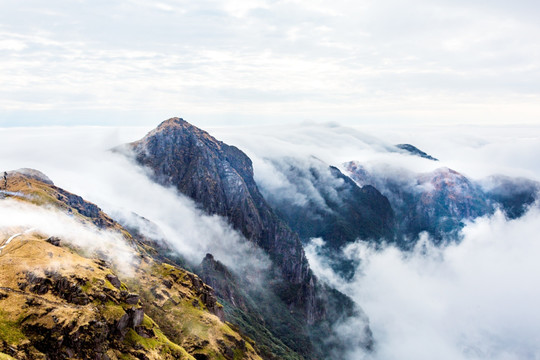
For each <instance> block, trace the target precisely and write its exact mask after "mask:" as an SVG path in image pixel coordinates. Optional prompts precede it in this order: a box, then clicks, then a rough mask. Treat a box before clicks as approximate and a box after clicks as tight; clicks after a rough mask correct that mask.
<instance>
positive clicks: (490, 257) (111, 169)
mask: <svg viewBox="0 0 540 360" xmlns="http://www.w3.org/2000/svg"><path fill="white" fill-rule="evenodd" d="M148 130H149V129H147V128H118V129H115V128H98V127H94V128H27V129H25V128H16V129H1V130H0V154H2V155H0V163H1V164H2V166H3V167H4V168H5V170H10V169H16V168H21V167H30V168H37V169H39V170H41V171H43V172H44V173H45V174H47V175H48V176H49V177H50V178H51V179H52V180H53V181H55V183H56V184H57V185H58V186H60V187H63V188H65V189H67V190H69V191H72V192H74V193H77V194H79V195H82V196H83V197H85V198H86V199H88V200H90V201H93V202H95V203H97V204H98V205H99V206H101V207H102V208H103V209H104V210H105V211H106V212H108V213H111V214H113V215H114V214H120V213H121V214H129V213H130V212H131V211H134V212H136V213H138V214H139V215H142V216H144V217H146V218H147V219H149V220H151V221H154V222H155V223H156V224H158V225H159V226H160V228H161V230H162V231H163V233H164V234H165V236H166V237H167V239H168V240H170V241H171V242H172V243H173V244H174V245H175V246H176V247H177V249H178V250H179V251H180V252H181V253H183V254H185V255H186V256H187V257H188V258H189V259H190V260H191V261H193V262H194V263H197V262H198V261H200V260H201V259H202V257H204V255H205V253H206V252H212V253H214V255H215V256H216V258H217V259H218V260H222V261H224V262H225V263H226V264H227V265H229V266H234V265H235V264H238V263H239V260H245V259H249V260H250V261H252V259H253V258H257V259H260V261H261V264H259V263H258V262H257V261H256V262H254V263H252V265H253V266H254V267H255V268H256V269H255V272H258V271H261V267H262V268H264V266H265V265H266V264H267V263H266V261H267V260H266V259H265V257H264V256H262V255H261V254H260V253H259V252H255V255H253V251H254V250H253V249H252V248H250V247H249V246H247V245H245V243H244V242H243V239H242V238H241V236H240V235H239V234H238V233H236V232H234V231H232V230H231V229H230V227H229V226H228V225H226V224H225V222H224V221H223V220H222V219H219V218H217V217H212V216H207V215H204V214H202V213H201V211H200V210H198V209H196V207H195V205H194V203H193V202H192V201H191V200H189V199H186V198H185V197H183V196H179V195H178V194H177V193H176V192H175V191H173V190H171V189H166V188H163V187H161V186H158V185H156V184H154V183H152V182H151V181H150V180H149V179H148V177H147V176H146V174H145V173H144V171H142V170H141V169H138V168H136V167H133V166H132V164H130V163H129V162H128V160H127V159H125V158H124V157H122V156H119V155H117V154H112V153H110V152H108V151H107V149H109V148H111V147H113V146H116V145H118V144H122V143H125V142H128V141H133V140H136V139H138V138H140V137H142V136H143V135H144V134H145V133H146V131H148ZM360 130H362V131H360ZM360 130H355V129H351V128H347V127H342V126H340V125H338V124H335V123H334V124H322V125H321V124H314V123H306V124H302V125H296V126H286V127H283V126H274V127H259V128H256V127H252V128H215V129H212V130H211V131H210V133H211V134H212V135H215V136H216V137H217V138H219V139H221V140H224V141H225V142H227V143H229V144H232V145H237V146H238V147H240V148H241V149H242V150H246V152H247V153H248V155H250V156H251V157H252V158H253V160H254V165H255V175H256V177H257V180H261V179H262V180H264V179H265V178H268V177H270V176H272V168H271V167H268V166H267V167H266V168H264V166H265V165H268V163H267V162H265V160H264V159H265V158H272V157H274V158H278V159H279V158H280V157H282V156H291V155H292V156H294V157H297V158H300V159H302V158H306V157H308V156H311V155H314V156H316V157H318V158H320V159H321V160H323V161H325V162H327V163H329V164H333V165H339V164H340V163H341V162H343V161H348V160H353V159H356V160H361V161H363V162H365V163H368V164H372V165H376V164H378V163H380V162H387V163H390V164H391V165H393V166H402V167H405V168H407V169H411V170H414V171H421V170H423V169H430V168H432V167H438V166H445V165H447V166H449V165H452V166H451V167H453V168H455V169H456V170H458V171H462V172H464V173H465V174H471V175H474V176H475V177H483V176H487V175H491V174H493V173H497V172H502V173H503V174H506V175H510V176H513V175H528V176H530V177H532V178H534V179H537V180H540V168H539V167H538V162H537V159H536V157H535V154H537V153H538V151H540V150H539V149H538V139H539V138H540V128H538V127H534V126H530V127H511V128H508V127H500V128H488V127H444V128H440V127H439V128H437V127H427V128H418V127H404V128H396V129H395V130H389V129H387V128H380V127H379V128H378V127H364V128H362V129H360ZM364 131H365V132H367V133H374V134H375V135H377V136H379V137H373V136H369V135H366V134H365V133H364ZM381 139H382V140H381ZM403 142H409V143H412V144H414V145H417V146H418V147H419V148H420V149H422V150H425V151H426V152H428V153H430V154H431V155H433V156H435V157H438V158H440V159H441V160H442V161H441V163H434V162H431V161H428V160H424V159H420V158H416V157H412V156H407V155H402V154H397V153H395V154H388V153H386V152H385V149H387V148H388V146H389V144H395V143H403ZM0 171H2V169H0ZM266 180H268V179H266ZM281 181H282V183H279V182H278V181H276V183H275V184H274V185H276V186H278V187H279V186H286V185H287V184H286V182H285V180H284V179H281ZM539 224H540V214H539V213H538V210H531V211H530V212H529V213H528V214H527V215H526V216H525V217H523V218H521V219H518V220H514V221H507V220H506V219H504V217H503V216H502V215H501V214H496V215H495V216H493V217H491V218H482V219H479V220H477V222H476V223H473V224H469V225H468V226H466V227H465V229H464V240H463V242H462V243H461V244H459V245H451V246H448V247H446V248H443V249H440V250H438V249H435V248H432V247H431V246H430V245H429V244H423V245H425V246H424V247H423V248H419V249H418V250H417V251H416V252H413V253H411V254H408V255H407V254H403V253H401V252H400V251H398V250H397V249H394V248H392V247H388V248H385V249H383V250H381V251H375V250H374V249H372V248H370V247H369V246H367V245H365V244H362V243H359V244H356V245H355V246H352V247H350V248H348V249H347V250H348V251H347V254H348V256H358V257H360V258H361V259H362V263H361V268H360V271H359V272H358V273H357V276H356V278H355V279H354V281H353V282H352V283H343V282H342V281H341V280H340V279H339V278H338V277H337V276H335V274H333V273H332V272H331V271H330V269H328V268H327V267H326V266H325V263H324V262H323V260H324V259H320V258H316V257H314V255H313V251H312V250H313V248H312V247H311V248H310V247H308V249H307V250H308V254H310V263H311V265H312V268H313V269H314V270H315V272H316V273H318V274H319V275H320V276H321V278H323V279H326V280H327V281H329V282H331V283H333V284H335V285H336V286H337V287H338V288H340V289H341V290H343V291H344V292H345V293H347V294H349V295H350V296H351V297H353V298H354V299H355V300H356V301H358V303H359V304H360V305H361V306H362V307H363V308H364V310H365V311H366V313H367V315H368V316H369V318H370V322H371V327H372V329H373V331H374V335H375V339H376V340H377V344H376V348H377V352H376V353H375V355H374V356H375V357H376V359H385V360H392V359H400V360H401V359H405V360H407V359H414V360H422V359H433V358H436V359H442V360H444V359H452V360H455V359H459V360H461V359H463V360H465V359H466V360H469V359H497V360H498V359H512V360H513V359H538V357H539V356H540V349H539V347H538V343H539V342H538V333H539V332H538V325H537V324H539V323H540V318H539V316H538V311H536V305H537V304H538V302H539V300H540V292H539V290H538V287H536V286H534V284H535V283H536V279H535V276H536V274H537V273H538V271H539V270H540V269H539V268H538V265H537V261H536V259H537V258H538V257H539V256H540V242H539V241H538V240H539V239H538V235H537V234H538V233H539V231H540V228H539V226H540V225H539ZM231 249H232V250H233V251H231ZM234 250H237V251H234ZM246 252H247V253H248V254H249V255H246ZM258 261H259V260H258ZM240 264H241V265H242V266H240V267H241V268H242V267H243V266H244V265H249V262H245V261H242V262H240ZM244 270H245V269H244ZM343 330H344V331H347V330H351V329H350V328H348V327H346V326H344V327H343ZM364 356H366V355H365V354H363V353H356V354H352V355H351V356H350V359H352V360H357V359H361V358H362V357H364Z"/></svg>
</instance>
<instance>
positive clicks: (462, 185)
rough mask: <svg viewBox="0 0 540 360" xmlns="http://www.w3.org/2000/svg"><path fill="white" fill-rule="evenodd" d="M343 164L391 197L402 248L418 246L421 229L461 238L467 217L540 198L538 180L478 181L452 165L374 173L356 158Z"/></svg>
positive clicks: (513, 210)
mask: <svg viewBox="0 0 540 360" xmlns="http://www.w3.org/2000/svg"><path fill="white" fill-rule="evenodd" d="M345 167H346V169H347V171H348V172H349V174H350V176H351V178H352V179H354V180H355V181H356V182H357V183H358V184H360V185H367V184H371V185H374V186H375V187H377V188H378V189H379V190H381V192H382V193H383V194H384V195H386V196H387V197H388V199H389V200H390V203H391V204H392V208H393V209H394V211H395V212H396V218H397V219H398V237H397V241H398V244H399V245H400V246H401V247H403V248H410V247H412V246H414V244H415V243H416V240H417V239H418V235H419V234H420V233H421V232H423V231H426V232H428V233H429V234H430V235H431V237H432V239H433V240H435V241H436V242H443V241H448V240H459V230H461V228H462V227H463V225H464V222H465V221H467V220H473V219H475V218H477V217H480V216H484V215H487V214H491V213H493V212H494V211H495V210H496V209H499V208H500V209H501V210H502V211H503V212H504V213H505V214H506V215H507V216H508V217H509V218H516V217H519V216H521V215H523V213H524V211H525V210H526V208H527V207H528V206H530V205H532V204H533V203H534V202H535V201H536V199H537V198H538V191H539V189H540V185H539V184H538V183H536V182H534V181H531V180H526V179H515V178H508V177H503V176H493V177H491V178H489V179H485V180H484V181H481V182H477V181H473V180H471V179H469V178H467V177H466V176H465V175H463V174H461V173H459V172H457V171H454V170H452V169H449V168H439V169H436V170H434V171H432V172H429V173H421V174H416V173H412V172H410V171H406V170H404V169H385V170H384V171H383V172H382V173H377V172H375V173H373V172H370V171H368V170H367V169H366V168H364V167H363V166H362V164H360V163H358V162H354V161H353V162H349V163H347V164H345Z"/></svg>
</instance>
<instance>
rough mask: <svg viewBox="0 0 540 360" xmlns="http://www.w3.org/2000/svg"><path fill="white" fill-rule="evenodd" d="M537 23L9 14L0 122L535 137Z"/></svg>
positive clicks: (524, 18) (62, 9)
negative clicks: (498, 126) (163, 120)
mask: <svg viewBox="0 0 540 360" xmlns="http://www.w3.org/2000/svg"><path fill="white" fill-rule="evenodd" d="M537 10H538V7H537V5H536V4H535V3H533V2H530V1H526V2H520V3H519V4H513V5H512V6H509V5H507V4H503V2H495V3H494V2H489V3H488V2H474V3H471V2H465V1H455V2H449V1H446V0H438V1H426V0H414V1H413V2H407V3H404V2H400V1H394V0H385V1H371V0H369V1H361V2H355V3H351V2H350V1H346V0H338V1H315V2H313V1H310V2H306V1H263V0H261V1H244V0H227V1H223V2H216V1H210V0H205V1H197V2H188V1H165V0H164V1H160V2H158V3H151V4H150V3H148V2H144V1H139V0H132V1H130V2H124V3H118V2H107V3H100V4H96V3H95V2H90V1H80V2H77V3H72V2H66V1H61V0H53V1H49V2H48V3H47V6H46V7H43V4H42V3H41V2H39V1H35V0H34V1H27V2H25V3H24V4H22V3H20V2H17V3H9V4H5V6H3V11H2V14H0V20H1V23H2V28H1V29H0V30H1V31H2V32H1V35H0V52H1V55H2V56H1V57H0V66H1V67H2V68H3V69H4V71H3V72H2V75H1V81H2V83H3V84H4V87H3V88H2V90H3V91H0V94H1V96H0V98H2V99H3V100H2V102H0V106H1V107H2V108H4V109H7V110H9V112H2V113H0V123H2V124H9V125H13V124H14V123H16V121H24V122H25V124H28V123H30V124H32V123H33V122H34V121H33V119H32V118H33V117H34V116H36V114H40V115H41V116H43V117H45V116H46V117H47V118H48V119H49V120H51V121H52V120H55V121H58V122H61V123H63V124H69V123H95V122H93V121H96V120H93V121H92V120H89V119H80V118H77V116H78V115H79V112H80V111H93V112H94V114H98V113H100V111H102V112H103V113H105V114H108V115H109V117H108V121H109V122H115V123H119V120H116V119H115V116H114V114H116V113H118V112H120V113H122V114H124V116H125V117H131V119H132V121H134V120H136V121H138V122H139V123H149V122H151V121H152V118H151V116H150V115H149V114H150V113H152V112H154V113H155V112H162V113H164V114H169V115H171V114H176V113H178V111H179V110H181V111H182V114H181V115H184V116H191V117H196V118H199V119H201V118H204V119H205V120H206V121H207V122H208V121H211V122H213V123H214V124H215V123H217V122H228V123H229V122H231V121H235V122H243V123H248V122H253V121H257V122H262V121H265V122H267V123H268V122H270V121H272V122H275V121H280V122H283V123H285V122H289V121H291V120H303V119H306V118H313V119H319V120H336V119H337V120H341V121H349V122H351V123H358V122H360V121H364V122H365V121H370V122H372V123H373V122H378V121H384V122H386V123H400V122H402V121H408V122H412V121H414V122H419V121H428V120H429V121H433V122H438V123H441V122H442V123H455V122H456V121H464V122H475V123H486V122H488V123H489V122H498V123H507V124H508V123H512V122H513V121H515V119H516V118H517V119H518V120H519V121H521V122H527V123H535V122H537V118H538V115H539V114H540V107H539V105H538V104H539V103H540V102H539V101H538V98H539V96H540V93H539V88H538V85H537V84H538V80H539V78H540V67H539V66H538V63H539V60H540V46H539V45H538V42H537V38H538V35H539V33H540V27H539V25H538V22H537V21H533V20H534V19H533V18H532V17H531V14H534V13H535V11H537ZM22 19H24V21H22ZM23 24H31V26H24V25H23ZM45 110H47V111H45ZM164 116H166V115H164ZM210 119H211V120H210Z"/></svg>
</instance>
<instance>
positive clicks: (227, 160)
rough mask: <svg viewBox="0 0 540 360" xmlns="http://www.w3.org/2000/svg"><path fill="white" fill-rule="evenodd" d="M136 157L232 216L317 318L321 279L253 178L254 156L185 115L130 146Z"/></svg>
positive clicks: (160, 177)
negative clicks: (317, 287)
mask: <svg viewBox="0 0 540 360" xmlns="http://www.w3.org/2000/svg"><path fill="white" fill-rule="evenodd" d="M129 147H130V148H131V149H132V150H133V151H134V153H135V158H136V160H137V161H138V162H139V163H140V164H142V165H144V166H147V167H149V168H150V169H152V170H153V173H154V176H155V179H156V180H157V181H158V182H159V183H161V184H164V185H173V186H175V187H176V188H177V189H178V190H180V191H181V192H182V193H184V194H186V195H187V196H189V197H191V198H192V199H194V200H195V201H196V202H197V203H199V204H201V206H202V207H203V208H204V209H205V210H206V211H207V212H208V213H210V214H218V215H221V216H224V217H226V218H227V219H229V221H230V222H231V224H232V225H233V226H234V228H236V229H238V230H239V231H241V232H242V234H244V236H245V237H246V238H247V239H249V240H251V241H253V242H255V243H256V244H257V245H259V246H260V247H261V248H263V249H264V250H266V251H267V253H268V254H269V255H270V257H271V258H272V260H273V261H274V263H275V264H276V266H277V268H278V269H279V270H280V272H281V276H282V278H283V279H284V280H285V281H286V282H287V283H290V284H296V285H297V288H298V291H299V293H298V294H297V295H298V296H296V297H295V299H296V304H295V305H296V306H297V307H299V308H304V311H305V312H306V314H307V315H308V317H309V318H310V319H312V320H316V318H317V316H318V314H317V311H316V309H314V308H312V307H311V304H313V299H310V297H313V296H314V295H315V294H314V291H313V289H310V286H309V284H311V283H314V282H316V280H315V279H314V276H313V274H312V272H311V270H310V269H309V265H308V262H307V260H306V257H305V254H304V251H303V248H302V244H301V242H300V239H299V238H298V236H297V235H296V234H295V233H294V232H292V231H291V230H290V229H289V228H288V227H287V226H286V225H285V224H284V223H283V222H282V221H281V220H280V219H279V218H278V217H277V216H276V215H275V214H274V212H273V211H272V209H271V208H270V206H269V205H268V204H267V203H266V201H265V199H264V198H263V197H262V195H261V193H260V192H259V189H258V188H257V185H256V184H255V181H254V179H253V167H252V163H251V160H250V159H249V158H248V157H247V156H246V155H245V154H244V153H243V152H242V151H240V150H239V149H238V148H236V147H234V146H229V145H227V144H224V143H223V142H221V141H218V140H216V139H214V138H213V137H212V136H210V135H209V134H208V133H207V132H205V131H203V130H200V129H198V128H196V127H194V126H192V125H191V124H189V123H187V122H186V121H184V120H183V119H179V118H172V119H169V120H167V121H165V122H163V123H162V124H161V125H159V127H158V128H157V129H155V130H154V131H152V132H150V133H149V134H148V135H147V136H146V137H145V138H143V139H142V140H140V141H137V142H134V143H132V144H130V145H129Z"/></svg>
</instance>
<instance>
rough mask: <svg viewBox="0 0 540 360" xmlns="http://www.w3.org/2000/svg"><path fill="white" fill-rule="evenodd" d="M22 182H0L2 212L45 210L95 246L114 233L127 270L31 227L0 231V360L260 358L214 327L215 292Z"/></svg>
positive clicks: (249, 345)
mask: <svg viewBox="0 0 540 360" xmlns="http://www.w3.org/2000/svg"><path fill="white" fill-rule="evenodd" d="M28 174H29V173H28V172H27V171H25V172H19V171H15V172H10V173H9V174H8V175H7V181H6V184H5V186H3V189H2V193H1V194H2V197H1V198H0V206H4V205H5V204H6V205H5V206H8V205H7V204H10V205H9V206H25V209H30V208H31V209H34V210H35V211H37V212H39V213H43V212H49V211H52V212H53V213H54V216H58V217H62V216H63V217H65V218H66V219H73V220H72V221H75V222H77V223H78V224H80V226H81V228H82V227H84V228H85V229H91V230H92V231H93V232H94V233H95V236H96V237H94V239H95V240H96V241H99V239H101V238H99V234H100V231H107V234H109V233H111V232H114V233H115V234H117V235H118V238H117V239H118V241H123V242H125V243H127V244H128V245H129V246H127V249H129V251H131V255H132V260H133V261H130V269H131V271H130V272H129V273H125V272H123V271H122V270H121V269H118V268H117V266H116V265H115V262H112V261H109V259H110V258H109V257H108V256H107V254H105V253H103V252H102V251H101V248H100V247H99V246H98V247H97V249H98V250H97V251H96V250H92V248H85V247H84V246H82V245H81V244H78V243H77V244H78V245H77V244H76V243H75V242H70V241H72V240H65V239H64V238H62V237H50V236H49V235H48V234H47V233H46V232H45V231H47V230H41V229H40V228H39V227H38V228H35V229H34V228H30V229H23V228H21V226H20V225H19V226H16V227H10V226H7V227H6V226H3V227H0V274H2V276H0V358H10V357H13V358H16V359H21V360H34V359H43V360H45V359H100V360H101V359H103V360H115V359H149V360H150V359H156V360H157V359H171V360H172V359H186V360H195V359H214V358H216V359H229V360H232V359H253V360H260V359H261V357H260V356H259V355H258V353H257V350H256V349H255V344H254V343H253V341H252V340H250V339H247V338H244V337H242V336H241V335H240V334H239V333H238V332H237V331H235V330H233V329H232V328H231V327H229V325H227V324H226V323H224V322H223V321H222V318H223V316H224V313H223V307H222V305H221V304H219V303H218V301H217V298H216V295H215V292H214V290H213V289H212V288H211V287H210V286H208V285H207V284H205V283H204V282H203V281H202V280H201V279H200V278H199V277H198V276H197V275H195V274H193V273H190V272H188V271H186V270H184V269H182V268H179V267H177V266H174V265H170V264H167V263H165V262H163V261H161V257H160V259H158V258H157V257H154V256H153V255H152V251H147V250H153V248H152V246H151V245H152V244H147V243H145V241H144V239H138V238H136V237H133V236H132V235H131V234H130V233H129V232H127V230H126V229H124V228H122V226H120V225H119V224H118V223H116V222H115V221H114V220H112V219H111V218H110V217H109V216H107V215H106V214H104V213H103V212H102V211H101V210H100V209H99V207H97V206H96V205H94V204H92V203H89V202H87V201H85V200H84V199H82V198H81V197H79V196H77V195H74V194H71V193H69V192H67V191H65V190H63V189H60V188H58V187H56V186H54V185H53V184H52V182H51V181H49V180H46V179H45V178H41V177H38V176H35V175H36V173H31V174H30V175H31V176H30V175H28ZM51 209H52V210H51ZM34 210H32V211H34ZM33 216H36V215H33ZM63 217H62V219H63ZM38 223H39V222H38ZM61 223H63V222H61ZM29 226H31V225H29ZM77 236H80V235H79V233H77ZM104 236H107V235H104ZM104 248H106V246H104ZM104 251H105V250H104ZM8 356H10V357H8Z"/></svg>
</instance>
